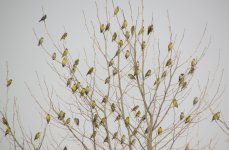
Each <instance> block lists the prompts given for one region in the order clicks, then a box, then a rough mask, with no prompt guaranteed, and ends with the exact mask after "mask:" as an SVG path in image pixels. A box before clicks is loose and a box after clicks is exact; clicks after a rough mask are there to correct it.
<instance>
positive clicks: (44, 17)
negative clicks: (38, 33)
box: [39, 14, 47, 22]
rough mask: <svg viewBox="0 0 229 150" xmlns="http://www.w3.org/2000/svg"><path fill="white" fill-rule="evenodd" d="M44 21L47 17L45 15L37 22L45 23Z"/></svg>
mask: <svg viewBox="0 0 229 150" xmlns="http://www.w3.org/2000/svg"><path fill="white" fill-rule="evenodd" d="M46 19H47V15H46V14H45V15H43V16H42V17H41V19H40V20H39V22H41V21H45V20H46Z"/></svg>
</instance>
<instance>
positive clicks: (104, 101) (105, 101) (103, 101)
mask: <svg viewBox="0 0 229 150" xmlns="http://www.w3.org/2000/svg"><path fill="white" fill-rule="evenodd" d="M107 101H108V96H107V95H106V96H104V97H103V100H102V103H107Z"/></svg>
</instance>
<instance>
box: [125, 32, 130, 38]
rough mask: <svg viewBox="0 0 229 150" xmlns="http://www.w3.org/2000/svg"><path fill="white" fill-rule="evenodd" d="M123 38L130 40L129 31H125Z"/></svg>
mask: <svg viewBox="0 0 229 150" xmlns="http://www.w3.org/2000/svg"><path fill="white" fill-rule="evenodd" d="M125 37H126V39H129V38H130V32H129V31H126V34H125Z"/></svg>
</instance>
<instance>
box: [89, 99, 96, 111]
mask: <svg viewBox="0 0 229 150" xmlns="http://www.w3.org/2000/svg"><path fill="white" fill-rule="evenodd" d="M90 106H91V108H92V109H94V108H95V107H96V102H95V100H93V101H91V103H90Z"/></svg>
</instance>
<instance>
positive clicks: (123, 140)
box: [121, 135, 126, 144]
mask: <svg viewBox="0 0 229 150" xmlns="http://www.w3.org/2000/svg"><path fill="white" fill-rule="evenodd" d="M125 139H126V136H125V135H122V137H121V144H123V143H124V142H125Z"/></svg>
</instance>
